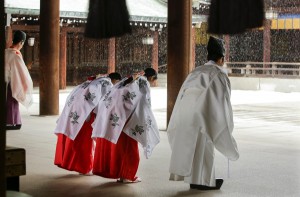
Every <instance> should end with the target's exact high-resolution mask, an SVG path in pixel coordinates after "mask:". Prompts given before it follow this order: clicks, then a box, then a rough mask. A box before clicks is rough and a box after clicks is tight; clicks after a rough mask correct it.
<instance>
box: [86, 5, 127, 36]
mask: <svg viewBox="0 0 300 197" xmlns="http://www.w3.org/2000/svg"><path fill="white" fill-rule="evenodd" d="M89 3H90V4H89V13H88V17H87V23H86V27H85V37H87V38H95V39H102V38H111V37H119V36H122V35H124V34H126V33H131V26H130V23H129V13H128V10H127V6H126V0H90V2H89Z"/></svg>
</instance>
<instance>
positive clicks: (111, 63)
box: [107, 38, 116, 73]
mask: <svg viewBox="0 0 300 197" xmlns="http://www.w3.org/2000/svg"><path fill="white" fill-rule="evenodd" d="M115 71H116V39H115V38H110V39H109V40H108V69H107V73H112V72H115Z"/></svg>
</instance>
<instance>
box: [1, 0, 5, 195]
mask: <svg viewBox="0 0 300 197" xmlns="http://www.w3.org/2000/svg"><path fill="white" fill-rule="evenodd" d="M0 15H1V16H4V1H1V8H0ZM0 27H4V20H0ZM0 39H1V40H0V54H1V55H0V65H2V66H0V83H1V84H0V109H1V110H0V196H3V197H5V196H6V176H5V160H6V157H5V146H6V128H5V125H6V106H5V102H6V101H5V100H6V85H5V79H4V66H3V65H4V49H5V45H6V42H5V30H4V28H1V29H0Z"/></svg>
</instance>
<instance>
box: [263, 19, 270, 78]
mask: <svg viewBox="0 0 300 197" xmlns="http://www.w3.org/2000/svg"><path fill="white" fill-rule="evenodd" d="M271 22H272V21H271V20H265V25H264V35H263V47H264V52H263V62H270V61H271ZM263 67H264V68H269V67H270V65H269V64H264V66H263ZM265 72H268V71H265Z"/></svg>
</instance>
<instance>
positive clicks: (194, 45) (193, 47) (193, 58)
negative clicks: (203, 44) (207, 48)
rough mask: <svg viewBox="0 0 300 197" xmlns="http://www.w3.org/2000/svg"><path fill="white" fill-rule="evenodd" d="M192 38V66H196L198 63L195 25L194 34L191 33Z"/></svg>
mask: <svg viewBox="0 0 300 197" xmlns="http://www.w3.org/2000/svg"><path fill="white" fill-rule="evenodd" d="M191 38H192V43H191V46H192V62H191V64H192V67H193V68H194V67H195V65H196V28H195V27H192V35H191Z"/></svg>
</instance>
